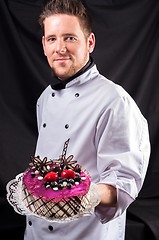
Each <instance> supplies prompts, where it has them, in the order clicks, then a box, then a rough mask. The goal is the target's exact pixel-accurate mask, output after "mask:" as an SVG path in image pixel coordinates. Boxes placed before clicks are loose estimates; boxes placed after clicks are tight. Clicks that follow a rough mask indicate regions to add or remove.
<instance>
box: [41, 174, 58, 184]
mask: <svg viewBox="0 0 159 240" xmlns="http://www.w3.org/2000/svg"><path fill="white" fill-rule="evenodd" d="M44 180H45V181H47V182H53V181H57V180H58V174H57V173H56V172H48V173H47V174H46V175H45V177H44Z"/></svg>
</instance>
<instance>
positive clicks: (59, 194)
mask: <svg viewBox="0 0 159 240" xmlns="http://www.w3.org/2000/svg"><path fill="white" fill-rule="evenodd" d="M31 172H32V170H31V169H30V170H28V171H27V172H26V173H25V174H24V177H23V183H24V185H25V186H26V188H27V190H28V192H29V193H31V194H32V195H33V196H34V197H37V198H39V197H42V199H43V200H46V201H47V200H50V199H52V200H53V201H55V202H59V201H61V200H62V198H65V199H66V198H68V197H73V196H84V195H85V194H86V193H87V192H88V190H89V187H90V176H89V175H88V174H87V172H86V171H82V172H81V174H80V175H81V177H85V178H86V179H85V180H82V181H81V182H80V183H79V185H73V186H72V188H71V189H68V188H64V189H62V190H57V191H56V190H53V189H51V188H46V187H45V186H44V180H43V179H42V180H39V179H38V177H39V176H40V175H39V174H36V176H35V177H32V176H31Z"/></svg>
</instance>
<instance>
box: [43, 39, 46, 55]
mask: <svg viewBox="0 0 159 240" xmlns="http://www.w3.org/2000/svg"><path fill="white" fill-rule="evenodd" d="M42 45H43V50H44V54H45V56H46V47H45V37H44V36H42Z"/></svg>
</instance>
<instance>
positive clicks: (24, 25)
mask: <svg viewBox="0 0 159 240" xmlns="http://www.w3.org/2000/svg"><path fill="white" fill-rule="evenodd" d="M46 2H47V1H46V0H45V1H42V0H1V1H0V84H1V85H0V110H1V115H0V154H1V155H0V235H2V234H5V238H6V239H9V238H11V239H12V240H20V239H23V232H24V228H25V217H24V216H21V215H18V214H17V213H15V212H14V210H13V209H12V207H11V206H10V205H9V204H8V202H7V200H6V184H7V182H8V181H10V180H11V179H13V178H14V177H15V176H16V175H17V174H18V173H21V172H23V171H24V170H25V169H26V168H27V167H28V163H29V161H30V156H31V155H33V154H34V150H35V144H36V139H37V127H36V113H35V105H36V100H37V98H38V97H39V95H40V94H41V92H42V91H43V90H44V88H45V87H46V86H47V85H48V84H49V83H50V82H51V81H52V79H51V71H50V68H49V66H48V64H47V61H46V58H45V56H44V55H43V50H42V45H41V34H42V33H41V29H40V26H39V24H38V21H37V19H38V16H39V13H40V11H41V7H42V5H43V4H44V3H46ZM85 3H86V4H87V6H88V8H89V10H90V11H91V13H92V16H93V21H94V23H93V25H94V32H95V35H96V49H95V51H94V53H93V57H94V60H95V62H96V64H97V66H98V69H99V70H100V72H101V73H102V74H103V75H105V76H106V77H107V78H109V79H111V80H112V81H114V82H116V83H119V84H120V85H122V86H123V87H124V88H125V89H126V90H127V91H128V92H129V94H130V95H131V96H132V97H133V98H134V99H135V101H136V102H137V104H138V106H139V107H140V109H141V111H142V113H143V115H144V116H145V117H146V119H147V120H148V124H149V131H150V139H151V156H150V163H149V167H148V171H147V175H146V179H145V182H144V185H143V188H142V190H141V192H140V194H139V196H138V198H137V199H136V201H135V202H134V203H133V204H132V205H131V206H130V207H129V208H128V212H127V225H126V240H134V239H135V240H145V239H148V240H153V239H154V240H156V239H159V230H158V229H159V159H158V158H159V104H158V101H159V80H158V77H159V1H158V0H86V1H85ZM119 121H120V119H119ZM110 240H111V239H110Z"/></svg>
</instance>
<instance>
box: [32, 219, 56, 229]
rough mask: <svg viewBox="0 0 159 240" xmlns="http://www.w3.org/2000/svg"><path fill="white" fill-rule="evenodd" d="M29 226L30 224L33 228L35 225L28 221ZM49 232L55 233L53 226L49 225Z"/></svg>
mask: <svg viewBox="0 0 159 240" xmlns="http://www.w3.org/2000/svg"><path fill="white" fill-rule="evenodd" d="M28 224H29V226H32V225H33V223H32V221H30V220H29V221H28ZM48 230H49V231H50V232H51V231H53V230H54V228H53V226H52V225H49V226H48Z"/></svg>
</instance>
